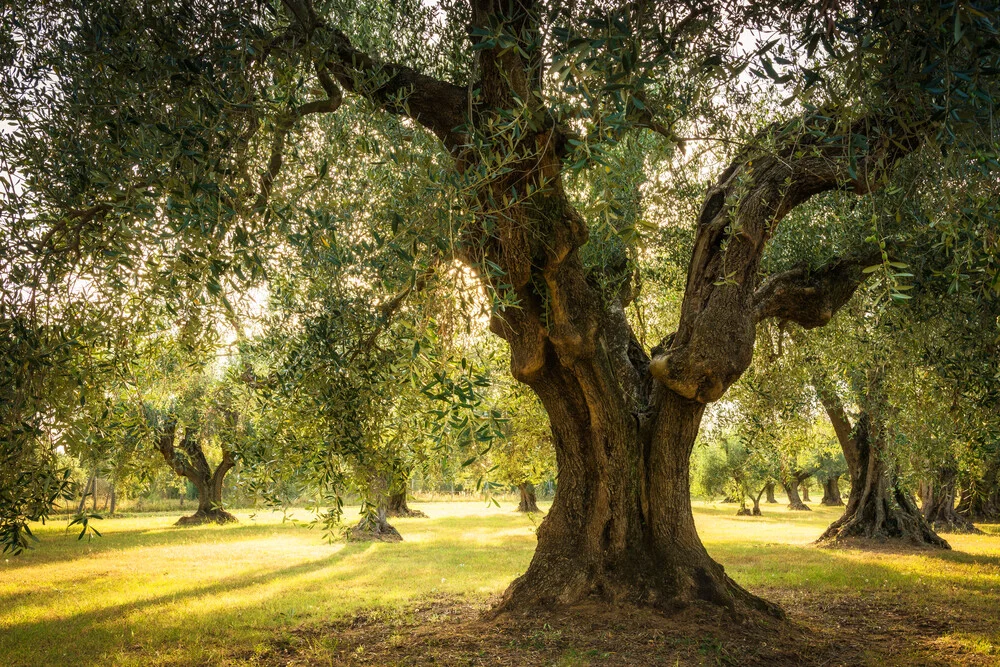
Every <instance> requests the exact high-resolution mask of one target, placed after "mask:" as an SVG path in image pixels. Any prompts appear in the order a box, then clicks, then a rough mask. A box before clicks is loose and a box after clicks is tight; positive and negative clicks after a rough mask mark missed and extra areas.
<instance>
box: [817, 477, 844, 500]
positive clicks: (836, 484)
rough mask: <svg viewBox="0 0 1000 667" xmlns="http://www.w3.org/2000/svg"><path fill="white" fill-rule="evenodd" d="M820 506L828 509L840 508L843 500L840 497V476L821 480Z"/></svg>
mask: <svg viewBox="0 0 1000 667" xmlns="http://www.w3.org/2000/svg"><path fill="white" fill-rule="evenodd" d="M820 504H822V505H827V506H830V507H841V506H843V504H844V499H843V498H842V497H841V495H840V476H839V475H837V476H834V477H827V478H826V479H825V480H823V499H822V500H821V501H820Z"/></svg>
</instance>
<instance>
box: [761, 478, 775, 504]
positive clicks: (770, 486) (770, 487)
mask: <svg viewBox="0 0 1000 667" xmlns="http://www.w3.org/2000/svg"><path fill="white" fill-rule="evenodd" d="M764 491H765V492H766V493H767V502H768V504H770V505H775V504H777V503H778V499H777V498H775V497H774V482H768V483H767V484H765V485H764Z"/></svg>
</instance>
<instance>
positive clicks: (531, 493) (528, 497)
mask: <svg viewBox="0 0 1000 667" xmlns="http://www.w3.org/2000/svg"><path fill="white" fill-rule="evenodd" d="M517 490H518V491H520V493H521V502H519V503H518V504H517V511H518V512H536V513H537V512H541V510H540V509H538V499H537V497H536V496H535V485H534V484H532V483H531V482H525V483H524V484H519V485H518V487H517Z"/></svg>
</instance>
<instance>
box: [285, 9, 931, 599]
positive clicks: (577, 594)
mask: <svg viewBox="0 0 1000 667" xmlns="http://www.w3.org/2000/svg"><path fill="white" fill-rule="evenodd" d="M284 4H285V6H286V7H287V8H288V9H289V11H290V13H291V14H292V16H294V17H295V20H296V21H297V22H298V24H299V26H300V29H301V32H302V33H303V34H304V35H308V36H310V37H312V36H318V38H314V39H313V40H312V43H313V44H314V45H321V48H322V58H319V59H317V61H316V65H317V68H318V70H319V73H320V77H321V78H320V81H321V83H322V84H323V86H324V88H325V90H326V93H327V96H328V98H329V100H339V99H340V90H339V89H338V88H337V84H339V85H340V86H343V87H344V88H345V89H346V90H348V91H350V92H355V93H358V94H361V95H363V96H365V97H366V98H367V99H368V100H370V101H371V102H372V103H374V104H376V105H378V106H380V107H381V108H383V109H385V110H386V111H388V112H390V113H395V114H402V115H407V116H409V117H410V118H412V119H414V120H415V121H416V122H418V123H420V124H422V125H423V126H424V127H426V128H428V129H429V130H431V131H432V132H434V133H435V135H436V136H437V137H438V138H439V139H440V140H441V141H442V143H443V144H444V145H445V147H446V148H448V149H449V150H450V151H451V152H452V154H453V155H454V156H455V165H456V169H457V170H458V171H459V172H465V173H475V178H474V179H473V181H472V182H474V183H475V184H476V185H475V191H474V192H473V193H472V195H471V197H470V201H469V205H470V208H472V209H473V211H474V213H475V223H474V224H471V225H470V227H469V228H468V229H466V230H465V232H464V236H463V246H462V247H461V248H460V249H459V256H460V258H461V259H463V260H464V261H465V263H466V264H467V265H469V266H470V267H472V268H473V270H475V271H476V272H477V274H478V276H479V278H480V280H481V281H482V282H483V283H484V285H485V286H486V287H487V288H488V289H489V290H490V291H491V292H492V293H494V294H499V295H501V296H502V297H503V299H504V301H505V302H516V304H517V307H516V308H498V309H497V310H496V311H494V313H493V316H492V318H491V322H490V327H491V329H492V330H493V331H494V332H495V333H496V334H497V335H499V336H500V337H502V338H503V339H504V340H506V341H507V342H508V344H509V347H510V352H511V371H512V374H513V376H514V377H515V378H516V379H518V380H519V381H521V382H524V383H525V384H527V385H528V386H530V387H531V389H532V390H533V391H534V392H535V393H536V394H537V395H538V397H539V398H540V399H541V401H542V403H543V405H544V406H545V409H546V411H547V412H548V416H549V420H550V424H551V428H552V433H553V440H554V444H555V450H556V458H557V462H558V479H559V493H558V494H557V495H556V498H555V501H554V502H553V504H552V507H551V509H550V511H549V513H548V515H547V517H546V518H545V520H544V522H543V523H542V525H541V526H540V528H539V530H538V546H537V549H536V551H535V554H534V557H533V558H532V560H531V563H530V565H529V566H528V568H527V571H526V572H525V573H524V575H522V576H521V577H520V578H518V579H517V580H516V581H514V582H513V583H512V584H511V586H510V588H508V590H507V592H506V593H505V595H504V598H503V601H502V602H501V604H500V606H499V610H501V611H503V610H512V611H523V610H525V609H528V608H530V607H531V606H532V605H537V604H552V603H563V604H571V603H576V602H580V601H582V600H585V599H588V598H592V597H593V598H598V599H602V600H611V601H623V602H625V601H627V602H636V603H643V604H652V605H658V606H670V607H672V606H676V605H682V604H687V603H689V602H693V601H699V600H702V601H708V602H711V603H715V604H718V605H722V606H724V607H728V608H730V609H734V610H735V609H749V608H754V609H759V610H768V611H772V612H775V613H777V610H776V608H775V607H774V606H773V605H770V604H768V603H766V602H764V601H762V600H760V599H758V598H756V597H755V596H753V595H751V594H749V593H748V592H747V591H745V590H743V589H742V588H741V587H740V586H738V585H737V584H736V583H735V582H733V581H732V580H731V579H730V578H729V577H728V576H727V575H726V573H725V572H724V570H723V568H722V566H721V565H719V564H718V563H716V562H715V561H714V560H712V558H711V557H709V555H708V553H707V552H706V551H705V548H704V546H703V545H702V543H701V540H700V539H699V538H698V533H697V531H696V530H695V524H694V518H693V516H692V512H691V499H690V493H689V488H688V484H689V480H688V472H689V471H688V467H689V462H690V456H691V449H692V447H693V445H694V442H695V437H696V435H697V433H698V429H699V427H700V424H701V419H702V415H703V413H704V410H705V406H706V404H708V403H710V402H713V401H716V400H718V399H720V398H721V397H722V396H723V394H724V393H725V391H726V390H727V389H728V387H729V386H730V385H731V384H732V383H733V382H735V381H736V380H737V379H738V378H739V377H740V375H742V373H743V372H744V371H745V370H746V368H747V366H748V365H749V363H750V361H751V358H752V355H753V348H754V342H755V337H756V328H757V324H758V323H759V322H761V321H762V320H764V319H768V318H779V319H782V320H789V321H792V322H796V323H798V324H800V325H802V326H804V327H816V326H822V325H824V324H826V323H827V322H828V321H829V320H830V318H831V317H832V316H833V314H834V313H836V311H837V310H838V309H840V308H841V307H842V306H843V305H844V303H846V302H847V300H848V299H849V298H850V297H851V295H852V294H853V293H854V291H855V290H856V289H857V286H858V285H859V284H860V282H861V281H862V280H863V278H864V276H863V274H862V269H863V267H865V266H868V265H870V264H871V263H873V261H874V260H873V259H872V257H869V256H866V257H855V258H850V259H837V260H834V261H832V262H831V263H830V264H828V265H827V266H825V267H822V268H819V269H813V268H810V267H805V266H802V267H797V268H794V269H792V270H789V271H786V272H782V273H778V274H776V275H773V276H771V277H769V278H768V279H767V280H765V281H763V282H761V279H760V272H759V268H760V260H761V257H762V255H763V252H764V250H765V248H766V246H767V243H768V241H769V239H770V237H771V235H772V234H773V233H774V231H775V229H776V228H777V226H778V223H779V222H780V221H781V220H782V219H783V218H784V217H785V216H786V215H787V214H788V213H789V212H790V211H791V210H793V209H794V208H795V207H796V206H798V205H799V204H801V203H803V202H805V201H806V200H808V199H809V198H811V197H812V196H813V195H816V194H819V193H821V192H828V191H832V190H847V189H850V190H853V191H854V192H855V193H857V194H864V193H866V192H868V191H869V190H870V189H871V188H873V187H877V185H878V184H879V183H880V182H881V179H880V176H881V175H882V174H883V173H884V172H885V169H886V168H888V167H891V166H892V165H893V164H894V163H895V162H896V161H897V160H898V159H899V158H900V157H901V156H903V155H905V154H906V153H908V152H909V151H911V150H912V149H913V148H914V147H915V146H916V145H917V144H918V139H917V138H915V137H914V136H912V135H908V134H906V133H903V132H901V131H900V128H899V127H898V124H896V123H895V122H893V121H892V117H889V118H881V117H877V116H866V117H863V118H860V119H857V121H856V122H854V123H853V124H852V125H850V126H848V125H838V124H837V122H836V121H833V120H831V115H832V116H836V115H837V114H836V113H834V114H831V115H827V114H825V113H817V114H815V115H812V116H809V117H807V118H796V119H794V120H792V121H789V123H787V124H786V125H784V126H781V127H773V128H769V129H768V130H766V131H765V133H764V134H762V136H761V137H760V142H759V145H752V146H750V147H749V148H748V149H747V150H746V151H744V152H743V153H742V154H740V155H739V156H737V158H736V159H735V160H734V162H733V163H732V164H731V165H730V166H729V168H728V169H726V170H725V171H724V172H723V173H722V175H721V176H720V178H719V180H718V182H717V183H716V184H715V185H713V186H712V187H711V188H710V189H709V192H708V193H707V196H706V198H705V202H704V204H703V206H702V209H701V212H700V214H699V216H698V220H697V229H696V236H695V243H694V248H693V252H692V257H691V263H690V265H689V269H688V277H687V285H686V289H685V294H684V299H683V303H682V305H681V313H680V320H679V323H678V328H677V331H676V332H675V334H673V335H672V336H670V337H668V338H667V339H665V340H664V341H662V342H661V343H660V345H658V346H657V347H655V348H654V349H653V350H652V351H650V352H649V353H647V352H646V350H645V349H644V348H643V346H642V345H641V344H640V343H639V341H638V339H637V337H636V336H635V335H634V333H633V331H632V330H631V328H630V326H629V323H628V321H627V319H626V317H625V314H624V308H625V307H626V306H627V305H628V303H629V302H630V301H631V300H632V299H633V298H634V297H635V288H634V283H633V280H632V277H633V276H632V269H631V267H630V266H629V263H628V260H627V257H625V255H624V253H622V254H621V256H620V257H619V258H618V259H616V260H614V261H607V262H606V263H605V264H604V265H602V266H599V267H587V266H584V263H583V260H582V258H581V253H580V248H581V247H583V246H584V245H585V244H586V243H587V241H588V233H589V232H588V224H587V221H586V220H585V219H584V218H583V217H582V216H581V214H580V213H579V212H578V211H577V210H575V209H574V207H573V205H572V203H571V201H570V199H569V197H568V196H567V194H566V192H565V191H564V188H563V182H562V174H563V170H564V158H566V157H567V153H568V151H569V150H571V144H570V142H569V138H570V137H569V136H568V134H567V132H566V131H565V128H563V127H561V126H560V124H559V122H558V120H557V119H556V118H555V117H554V116H553V114H552V113H551V109H550V108H548V107H547V106H546V104H545V103H544V100H545V99H546V98H545V92H544V90H543V82H544V81H546V80H547V79H546V77H545V76H544V74H545V73H544V67H545V63H546V59H545V58H544V57H543V53H542V51H541V49H540V48H539V44H541V43H542V42H543V40H542V39H541V38H540V26H539V16H540V14H541V7H540V5H539V4H538V3H536V2H534V1H533V0H518V1H516V2H507V1H506V0H471V9H472V12H471V24H472V25H473V26H474V27H476V28H478V29H479V30H476V31H473V32H472V33H471V34H473V35H474V36H473V38H472V41H473V44H472V48H473V49H474V53H475V58H476V63H477V70H476V73H477V79H476V82H475V85H474V86H466V85H464V84H463V85H458V84H453V83H450V82H446V81H441V80H437V79H434V78H432V77H430V76H427V75H424V74H422V73H420V72H417V71H415V70H414V69H412V68H410V67H406V66H403V65H397V64H393V63H382V62H376V61H375V59H374V58H372V57H371V56H370V55H368V54H366V53H363V52H361V51H360V50H358V49H357V48H356V47H354V46H353V45H352V44H351V42H350V40H349V39H348V37H347V35H345V34H344V33H343V32H342V31H340V30H338V29H336V28H335V27H333V26H329V25H328V24H327V23H326V22H325V21H324V20H323V19H321V18H319V17H318V16H317V15H316V13H315V11H314V9H313V8H312V6H311V5H310V3H309V2H308V1H307V0H284ZM496 26H503V31H504V35H505V36H506V39H509V40H512V41H513V42H516V44H517V48H510V45H508V44H505V43H503V41H502V40H501V41H498V40H493V41H492V42H491V41H490V40H489V38H488V37H487V36H488V35H491V34H493V32H494V31H495V30H496ZM324 75H329V76H332V78H333V79H336V83H334V82H333V81H332V80H331V79H323V78H322V77H323V76H324ZM373 82H374V83H373ZM470 83H471V82H470ZM473 87H474V88H475V89H476V90H477V91H478V94H477V95H476V96H474V97H470V95H469V91H470V90H471V89H472V88H473ZM329 100H327V101H319V100H318V101H317V103H318V104H323V105H324V109H329V108H336V107H335V105H333V104H327V102H329ZM401 100H403V101H402V102H401ZM303 106H308V105H303ZM311 108H312V107H310V109H311ZM633 111H634V113H633ZM633 111H630V112H629V114H630V115H629V118H634V120H635V123H636V125H637V126H638V127H654V128H655V124H654V123H651V122H650V120H652V119H651V117H650V113H649V112H648V111H647V110H642V108H641V107H638V106H636V108H635V109H634V110H633ZM512 123H514V124H516V126H512ZM859 134H863V135H865V136H866V138H867V139H868V141H866V142H864V143H863V148H861V149H859V148H858V146H859V145H860V144H859V143H858V142H857V141H855V140H854V137H856V136H857V135H859ZM890 135H891V140H889V137H890ZM482 151H485V153H484V152H482ZM279 157H280V155H279ZM496 164H502V168H499V169H498V168H494V165H496ZM734 230H738V232H735V231H734ZM597 273H600V280H598V279H596V274H597Z"/></svg>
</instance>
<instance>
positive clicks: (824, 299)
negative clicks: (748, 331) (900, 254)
mask: <svg viewBox="0 0 1000 667" xmlns="http://www.w3.org/2000/svg"><path fill="white" fill-rule="evenodd" d="M878 260H879V254H878V253H869V254H868V255H863V256H855V257H846V258H838V259H835V260H833V261H831V262H830V263H828V264H827V265H825V266H823V267H821V268H819V269H816V270H811V269H809V267H804V266H803V267H796V268H794V269H790V270H788V271H783V272H781V273H776V274H774V275H772V276H770V277H769V278H767V279H766V280H764V282H763V283H762V284H761V286H760V287H758V288H757V290H756V291H755V292H754V298H753V309H754V316H755V319H756V321H757V322H760V321H762V320H765V319H768V318H772V317H774V318H777V319H779V320H784V321H790V322H795V323H796V324H798V325H800V326H802V327H803V328H805V329H814V328H816V327H821V326H825V325H826V324H827V323H828V322H829V321H830V319H831V318H832V317H833V316H834V315H835V314H836V313H837V311H838V310H840V309H841V308H842V307H843V306H844V304H846V303H847V302H848V301H849V300H850V298H851V297H852V296H854V293H855V292H856V291H857V289H858V287H859V286H860V285H861V283H863V282H864V280H865V278H866V277H867V274H865V273H863V269H864V268H865V267H866V266H871V265H872V264H874V263H876V262H877V261H878Z"/></svg>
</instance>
